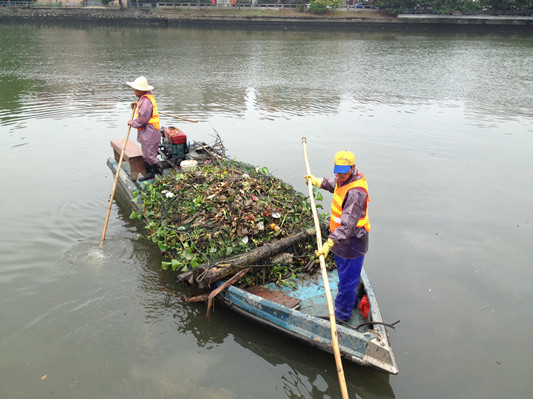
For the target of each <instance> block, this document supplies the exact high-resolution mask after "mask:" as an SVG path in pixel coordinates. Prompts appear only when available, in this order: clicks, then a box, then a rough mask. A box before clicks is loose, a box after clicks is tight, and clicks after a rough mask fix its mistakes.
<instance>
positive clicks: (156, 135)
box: [131, 91, 161, 145]
mask: <svg viewBox="0 0 533 399" xmlns="http://www.w3.org/2000/svg"><path fill="white" fill-rule="evenodd" d="M146 94H152V92H151V91H149V92H146ZM152 109H153V107H152V103H151V102H150V100H149V99H148V98H143V99H142V100H141V101H140V102H139V117H138V118H136V119H134V120H133V121H132V122H131V126H132V127H133V128H135V129H141V130H139V131H138V133H137V141H138V142H139V143H141V145H143V144H148V145H150V144H152V145H153V144H157V143H159V140H160V139H161V131H160V130H159V129H156V128H155V127H154V125H151V124H148V121H149V120H150V118H152Z"/></svg>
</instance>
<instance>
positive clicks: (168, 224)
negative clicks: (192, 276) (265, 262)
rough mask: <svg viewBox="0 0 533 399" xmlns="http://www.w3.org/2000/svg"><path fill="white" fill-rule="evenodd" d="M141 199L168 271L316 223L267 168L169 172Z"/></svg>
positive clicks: (229, 164)
mask: <svg viewBox="0 0 533 399" xmlns="http://www.w3.org/2000/svg"><path fill="white" fill-rule="evenodd" d="M136 201H137V202H138V203H139V204H140V206H141V207H142V212H143V215H144V216H145V217H146V218H147V219H148V226H147V228H148V229H150V232H151V234H150V237H151V238H152V240H153V241H154V242H156V243H157V244H158V245H159V248H160V249H161V250H162V251H163V252H165V253H166V254H167V255H168V256H169V257H171V258H172V259H171V260H170V261H168V262H163V268H164V269H166V268H168V267H169V266H171V267H172V269H173V270H179V271H183V270H188V269H189V270H190V269H191V268H194V267H195V266H197V265H199V264H201V263H205V262H209V261H215V260H217V259H220V258H223V257H226V256H229V255H232V254H237V253H242V252H246V251H249V250H250V249H252V248H255V247H257V246H260V245H263V244H264V243H268V242H271V241H272V240H275V239H278V238H282V237H286V236H290V235H293V234H296V233H297V232H299V231H301V230H303V229H305V228H307V227H310V226H312V225H313V217H312V213H311V207H310V205H309V201H308V199H307V198H306V197H305V196H303V195H302V194H301V193H299V192H297V191H295V190H294V189H293V188H292V186H290V185H288V184H286V183H284V182H283V181H281V180H279V179H277V178H275V177H273V176H271V175H269V174H268V170H267V169H266V168H261V169H257V170H255V169H254V168H253V167H250V166H248V165H245V164H242V163H238V162H234V161H225V162H215V163H210V164H203V165H198V166H197V167H196V168H194V169H190V170H187V171H183V172H181V171H180V172H177V173H171V174H166V175H164V176H162V177H160V178H159V179H156V180H155V181H154V182H153V183H152V184H148V185H146V186H145V189H144V190H142V191H140V192H137V193H136ZM132 217H140V215H139V214H137V213H135V212H134V213H133V214H132ZM266 226H270V228H265V227H266ZM272 226H274V227H272ZM313 246H314V243H313V242H311V243H310V245H309V248H308V249H307V250H306V252H308V253H307V254H306V255H307V256H310V255H312V252H313ZM307 261H308V259H307ZM303 262H304V259H303V258H302V262H300V264H298V265H295V266H294V267H296V268H300V267H302V266H304V265H305V264H303V265H302V264H301V263H303ZM293 271H294V270H292V271H291V273H292V272H293Z"/></svg>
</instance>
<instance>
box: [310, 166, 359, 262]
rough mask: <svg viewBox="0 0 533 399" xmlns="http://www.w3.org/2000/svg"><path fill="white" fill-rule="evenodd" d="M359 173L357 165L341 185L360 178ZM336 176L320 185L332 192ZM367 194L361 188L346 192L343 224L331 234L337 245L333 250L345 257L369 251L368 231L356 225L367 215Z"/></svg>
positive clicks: (326, 179)
mask: <svg viewBox="0 0 533 399" xmlns="http://www.w3.org/2000/svg"><path fill="white" fill-rule="evenodd" d="M357 173H359V171H358V169H357V167H356V168H355V170H354V171H353V173H352V175H351V176H350V177H349V178H348V180H346V181H345V182H344V184H342V185H341V187H342V186H345V185H346V184H348V183H351V182H353V181H355V180H358V179H360V178H361V177H362V176H363V175H362V174H361V175H360V176H359V177H358V176H357ZM335 184H336V181H335V178H331V177H325V178H324V180H322V184H321V185H320V188H321V189H324V190H327V191H329V192H330V193H333V192H334V191H335ZM366 197H367V194H366V192H365V191H364V190H362V189H360V188H352V189H351V190H348V192H347V193H346V197H344V202H343V204H342V216H341V225H340V226H339V227H337V229H335V231H334V232H333V233H330V234H329V238H331V239H332V240H333V242H334V243H335V245H334V246H333V248H331V252H333V253H334V254H335V255H337V256H340V257H341V258H345V259H354V258H358V257H360V256H363V255H364V254H366V252H367V251H368V231H366V230H365V229H364V228H363V227H356V226H357V222H358V221H359V219H361V217H363V216H364V215H365V208H366Z"/></svg>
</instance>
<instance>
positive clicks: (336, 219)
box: [329, 176, 370, 233]
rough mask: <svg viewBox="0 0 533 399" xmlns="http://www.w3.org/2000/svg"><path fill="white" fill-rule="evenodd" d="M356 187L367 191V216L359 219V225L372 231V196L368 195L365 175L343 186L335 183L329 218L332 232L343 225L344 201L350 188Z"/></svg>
mask: <svg viewBox="0 0 533 399" xmlns="http://www.w3.org/2000/svg"><path fill="white" fill-rule="evenodd" d="M356 187H358V188H362V189H363V190H365V191H366V204H365V216H363V217H362V218H361V219H359V221H358V222H357V227H364V228H365V230H366V231H370V223H369V222H368V203H369V202H370V198H369V196H368V185H367V184H366V179H365V177H364V176H363V177H362V178H360V179H359V180H355V181H353V182H351V183H348V184H347V185H345V186H342V187H339V186H337V185H336V184H335V191H334V192H333V202H332V203H331V219H330V220H329V229H330V230H331V232H332V233H333V232H334V231H335V229H336V228H337V227H339V226H340V225H341V216H342V203H343V202H344V198H345V197H346V193H348V190H351V189H352V188H356Z"/></svg>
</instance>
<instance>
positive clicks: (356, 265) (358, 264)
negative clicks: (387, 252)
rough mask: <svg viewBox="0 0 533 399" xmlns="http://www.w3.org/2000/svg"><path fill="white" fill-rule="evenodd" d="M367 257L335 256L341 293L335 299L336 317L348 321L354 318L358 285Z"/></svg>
mask: <svg viewBox="0 0 533 399" xmlns="http://www.w3.org/2000/svg"><path fill="white" fill-rule="evenodd" d="M364 259H365V257H364V255H363V256H360V257H359V258H355V259H345V258H341V257H340V256H337V255H335V264H336V265H337V271H338V272H339V291H338V293H337V297H336V298H335V317H336V318H337V319H339V320H342V321H348V320H350V318H351V317H352V312H353V308H354V306H355V301H356V300H357V284H358V283H359V277H360V276H361V269H362V268H363V261H364Z"/></svg>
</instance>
